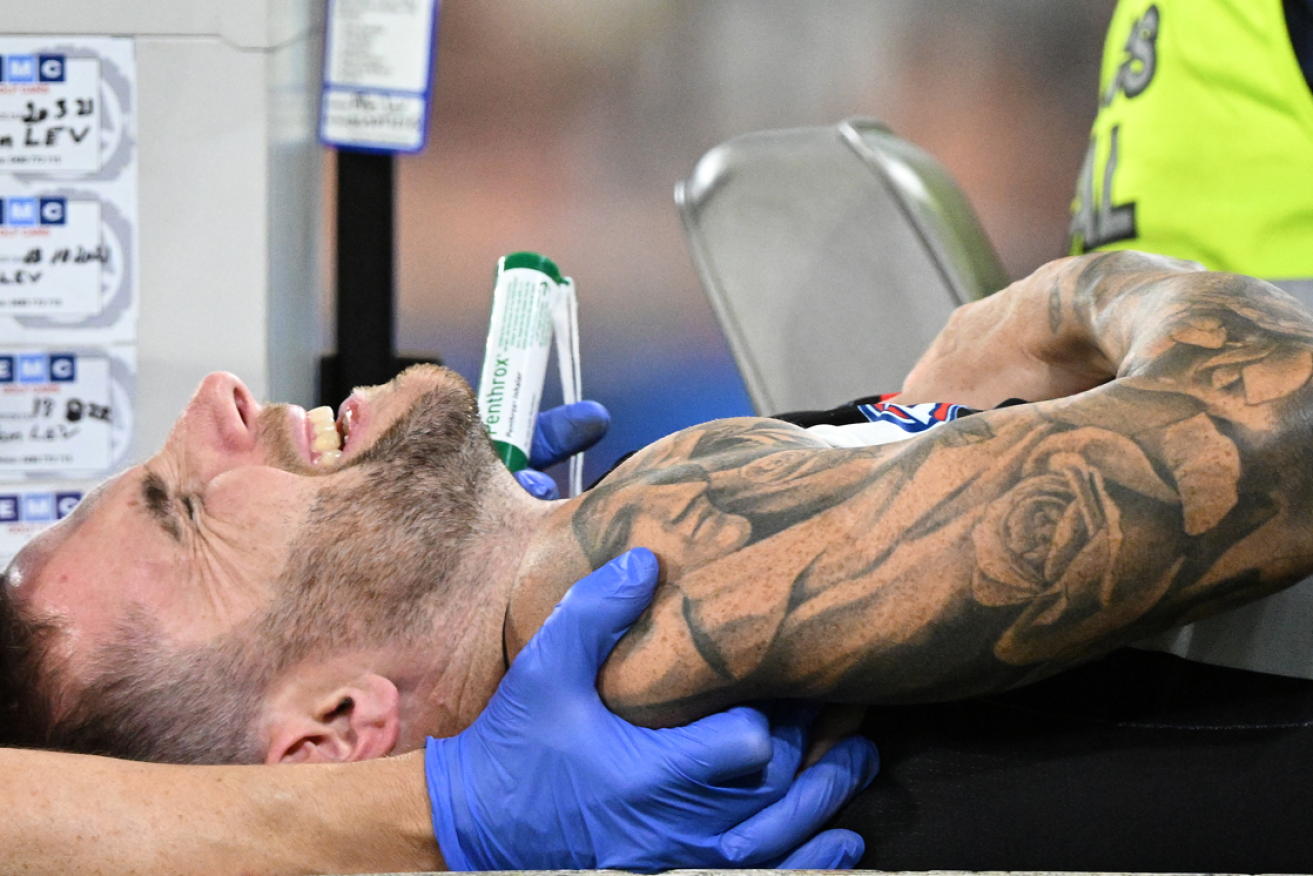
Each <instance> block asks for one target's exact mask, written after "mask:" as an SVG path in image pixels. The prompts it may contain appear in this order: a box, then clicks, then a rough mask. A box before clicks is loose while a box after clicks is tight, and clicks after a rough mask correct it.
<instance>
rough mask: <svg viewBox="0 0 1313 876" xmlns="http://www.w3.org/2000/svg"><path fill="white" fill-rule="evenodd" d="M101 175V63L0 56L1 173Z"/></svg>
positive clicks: (46, 56)
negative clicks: (27, 172)
mask: <svg viewBox="0 0 1313 876" xmlns="http://www.w3.org/2000/svg"><path fill="white" fill-rule="evenodd" d="M99 169H100V62H99V61H98V60H96V59H95V58H69V57H66V56H64V55H58V54H43V55H25V54H8V55H0V170H7V171H11V172H12V171H17V170H61V171H64V170H68V171H86V172H94V171H96V170H99Z"/></svg>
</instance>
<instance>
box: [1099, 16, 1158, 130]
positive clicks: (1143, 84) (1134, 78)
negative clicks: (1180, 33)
mask: <svg viewBox="0 0 1313 876" xmlns="http://www.w3.org/2000/svg"><path fill="white" fill-rule="evenodd" d="M1159 21H1160V14H1159V12H1158V6H1157V5H1156V4H1155V5H1153V6H1150V7H1149V8H1148V9H1146V10H1145V11H1144V15H1142V16H1140V18H1139V20H1137V21H1136V22H1135V23H1134V24H1133V25H1131V33H1130V35H1129V36H1128V37H1126V47H1125V49H1123V51H1125V53H1126V57H1125V60H1123V61H1122V63H1121V66H1120V67H1118V68H1117V75H1116V76H1114V77H1112V81H1111V82H1109V83H1108V89H1107V91H1105V92H1104V93H1103V97H1102V99H1101V100H1100V104H1101V105H1102V106H1107V105H1108V104H1110V103H1112V101H1113V98H1115V97H1116V96H1117V92H1118V91H1120V92H1121V93H1122V94H1124V95H1126V96H1127V97H1128V98H1129V97H1139V96H1140V95H1141V94H1143V93H1144V90H1145V89H1146V88H1148V87H1149V83H1150V82H1152V81H1153V75H1154V73H1156V72H1157V71H1158V29H1159V27H1158V26H1159Z"/></svg>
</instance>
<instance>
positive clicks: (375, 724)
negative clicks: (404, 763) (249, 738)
mask: <svg viewBox="0 0 1313 876" xmlns="http://www.w3.org/2000/svg"><path fill="white" fill-rule="evenodd" d="M275 688H276V689H275V691H274V693H273V694H272V696H271V697H270V700H269V702H268V704H267V705H266V707H265V721H264V724H265V737H266V738H267V739H268V740H269V748H268V751H267V752H266V754H265V763H335V762H345V761H352V760H368V759H370V758H374V757H383V756H385V755H387V754H389V753H390V752H391V751H392V749H393V748H394V747H395V746H396V744H397V736H398V734H399V733H400V728H401V718H400V695H399V694H398V692H397V686H396V685H395V684H393V683H392V681H391V680H389V679H387V678H384V677H383V676H381V675H376V674H375V673H372V672H367V673H362V674H360V675H358V676H356V677H355V678H353V679H351V680H350V681H347V682H344V683H343V682H335V681H333V680H332V679H330V678H327V677H325V676H324V675H323V674H322V673H315V672H313V671H311V672H300V673H297V672H295V671H294V674H293V677H292V678H289V679H286V680H285V681H284V683H282V684H278V685H276V686H275Z"/></svg>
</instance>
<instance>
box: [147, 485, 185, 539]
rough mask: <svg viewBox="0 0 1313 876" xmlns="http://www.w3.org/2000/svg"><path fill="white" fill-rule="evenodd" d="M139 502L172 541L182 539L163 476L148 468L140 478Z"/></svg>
mask: <svg viewBox="0 0 1313 876" xmlns="http://www.w3.org/2000/svg"><path fill="white" fill-rule="evenodd" d="M141 503H142V504H143V505H144V506H145V507H146V513H147V514H149V515H150V516H151V519H153V520H154V521H155V522H156V523H158V524H159V525H160V527H161V528H163V529H164V531H165V532H167V533H168V534H169V535H170V536H171V537H172V538H173V539H174V541H182V530H181V529H179V527H178V517H177V515H176V514H175V513H174V509H173V503H172V502H171V501H170V500H169V488H168V486H167V485H166V484H165V483H164V478H162V477H160V476H159V475H157V474H156V473H155V472H153V471H151V470H150V469H147V470H146V474H145V476H144V477H143V478H142V479H141Z"/></svg>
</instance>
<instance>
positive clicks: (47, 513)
mask: <svg viewBox="0 0 1313 876" xmlns="http://www.w3.org/2000/svg"><path fill="white" fill-rule="evenodd" d="M90 488H91V485H90V484H86V483H52V484H42V485H41V486H39V487H29V486H22V487H18V486H13V485H0V565H5V566H7V565H9V561H10V560H12V559H13V558H14V555H15V554H16V553H18V552H19V550H21V549H22V547H23V545H24V544H25V543H26V542H27V541H28V539H30V538H31V537H32V536H34V535H36V534H37V533H38V532H40V531H41V530H43V529H45V528H46V527H48V526H50V525H51V524H53V523H55V522H57V521H59V520H63V519H64V518H65V517H67V516H68V515H69V514H71V513H72V511H73V509H74V508H76V507H77V504H78V502H80V501H82V497H83V496H85V495H86V494H87V492H88V491H89V490H90Z"/></svg>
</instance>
